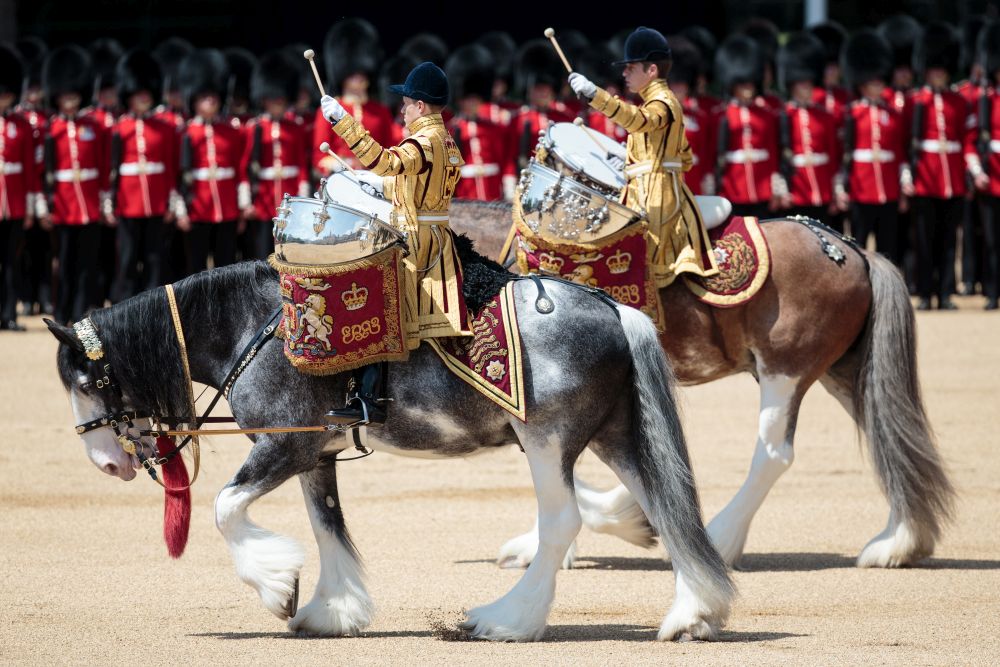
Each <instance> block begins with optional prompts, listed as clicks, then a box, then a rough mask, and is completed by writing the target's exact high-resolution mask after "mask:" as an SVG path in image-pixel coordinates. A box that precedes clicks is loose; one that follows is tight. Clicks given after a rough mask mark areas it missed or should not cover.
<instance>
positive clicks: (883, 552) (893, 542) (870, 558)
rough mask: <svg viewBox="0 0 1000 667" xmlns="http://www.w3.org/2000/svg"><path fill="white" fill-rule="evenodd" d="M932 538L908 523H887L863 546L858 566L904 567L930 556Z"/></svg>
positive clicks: (932, 543)
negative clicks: (922, 534)
mask: <svg viewBox="0 0 1000 667" xmlns="http://www.w3.org/2000/svg"><path fill="white" fill-rule="evenodd" d="M933 552H934V540H933V539H931V538H928V537H923V536H921V535H920V534H919V532H918V531H915V530H912V529H911V528H910V527H909V525H908V524H906V523H900V524H897V525H893V523H892V522H891V521H890V523H889V525H888V526H887V527H886V529H885V530H883V531H882V532H881V533H879V534H878V535H876V536H875V537H874V538H873V539H872V541H871V542H869V543H868V544H867V546H865V548H864V549H863V550H862V551H861V555H860V556H858V563H857V565H858V567H904V566H907V565H913V564H914V563H916V562H917V561H919V560H921V559H923V558H926V557H928V556H930V555H931V554H932V553H933Z"/></svg>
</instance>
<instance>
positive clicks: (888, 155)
mask: <svg viewBox="0 0 1000 667" xmlns="http://www.w3.org/2000/svg"><path fill="white" fill-rule="evenodd" d="M851 157H852V158H854V161H855V162H875V163H884V162H892V161H894V160H895V159H896V154H895V153H893V152H892V151H886V150H882V149H877V150H873V149H871V148H855V149H854V152H853V153H851Z"/></svg>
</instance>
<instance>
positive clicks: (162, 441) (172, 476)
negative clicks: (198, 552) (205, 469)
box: [156, 436, 191, 558]
mask: <svg viewBox="0 0 1000 667" xmlns="http://www.w3.org/2000/svg"><path fill="white" fill-rule="evenodd" d="M156 449H157V450H158V451H159V453H160V456H166V455H167V454H169V453H170V452H172V451H174V450H175V449H176V446H175V444H174V439H173V438H172V437H168V436H160V437H158V438H157V439H156ZM160 476H161V478H162V481H163V486H165V487H166V489H165V495H164V500H163V539H164V540H165V541H166V543H167V553H169V554H170V557H171V558H180V557H181V554H183V553H184V547H185V546H187V540H188V530H189V529H190V528H191V489H190V480H189V478H188V471H187V466H185V465H184V458H183V457H182V456H181V455H180V454H177V455H176V456H172V457H171V458H170V460H169V461H167V462H166V463H164V464H163V465H162V466H160Z"/></svg>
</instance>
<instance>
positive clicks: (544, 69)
mask: <svg viewBox="0 0 1000 667" xmlns="http://www.w3.org/2000/svg"><path fill="white" fill-rule="evenodd" d="M514 72H515V76H516V77H517V88H518V90H520V91H521V92H522V94H523V95H524V101H525V104H524V106H522V107H521V109H520V110H519V111H518V112H517V114H515V116H514V120H513V121H511V126H512V128H513V129H512V131H511V137H512V139H513V140H514V151H515V153H514V155H515V164H516V167H517V168H518V169H523V168H525V167H526V166H527V165H528V160H530V159H531V156H532V155H533V154H534V152H535V146H536V145H537V144H538V135H539V133H541V132H544V131H545V130H546V129H548V127H549V123H569V122H572V121H573V116H572V115H570V114H568V113H567V112H566V109H565V108H564V107H562V106H561V105H559V103H558V101H557V99H556V95H557V93H558V92H559V90H560V89H561V88H562V83H563V73H564V72H565V70H564V69H563V65H562V63H561V62H560V60H559V56H558V55H556V53H555V51H553V49H552V45H551V44H550V43H549V41H548V40H546V39H534V40H531V41H529V42H528V43H526V44H525V45H524V46H522V47H521V49H520V50H519V51H518V52H517V64H516V66H515V68H514Z"/></svg>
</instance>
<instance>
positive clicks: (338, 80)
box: [312, 18, 393, 176]
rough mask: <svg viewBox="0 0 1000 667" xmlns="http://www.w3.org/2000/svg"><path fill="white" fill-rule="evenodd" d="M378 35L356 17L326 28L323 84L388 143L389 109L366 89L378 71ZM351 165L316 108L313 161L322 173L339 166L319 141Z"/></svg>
mask: <svg viewBox="0 0 1000 667" xmlns="http://www.w3.org/2000/svg"><path fill="white" fill-rule="evenodd" d="M381 50H382V49H381V47H380V46H379V36H378V32H377V31H376V30H375V27H374V26H372V24H371V23H369V22H368V21H366V20H364V19H360V18H350V19H344V20H342V21H340V22H339V23H336V24H335V25H334V26H333V27H331V28H330V31H329V32H328V33H327V35H326V40H325V41H324V45H323V60H324V62H325V63H326V84H327V86H329V87H330V89H331V92H332V93H333V94H334V95H336V96H337V99H338V100H339V101H340V103H341V105H342V106H343V107H344V108H345V109H347V111H348V113H350V114H351V117H352V118H354V120H355V121H356V122H358V123H361V124H362V125H364V126H365V127H366V128H367V129H368V131H369V132H371V133H372V137H373V138H374V139H375V141H377V142H379V143H380V144H386V143H390V142H391V140H392V136H393V119H392V112H391V111H389V109H388V107H386V106H385V105H383V104H381V103H380V102H377V101H375V100H373V99H371V98H370V97H369V95H368V89H369V87H370V85H371V80H372V78H374V76H375V73H376V72H377V71H378V64H379V56H380V54H381ZM324 141H325V142H327V143H329V144H330V147H331V148H332V149H333V151H334V152H335V153H336V154H337V155H340V156H341V157H343V158H344V159H345V160H347V162H348V163H349V164H351V166H353V167H357V166H358V163H357V160H356V159H355V157H354V154H353V153H351V147H350V146H348V145H346V144H345V143H344V142H343V141H341V140H340V138H338V137H337V135H336V133H334V132H333V131H332V130H331V129H330V123H329V122H327V121H326V120H325V119H324V118H323V114H322V113H321V112H320V111H318V110H317V111H316V117H315V119H314V122H313V136H312V151H313V153H312V156H313V164H314V165H315V166H316V168H317V169H318V171H319V172H320V175H322V176H325V175H327V174H330V173H332V172H334V171H339V170H340V169H341V165H340V163H339V162H338V161H337V160H336V159H334V158H333V157H330V156H329V155H327V154H326V153H324V152H322V151H321V150H320V149H319V146H320V144H322V143H323V142H324Z"/></svg>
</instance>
